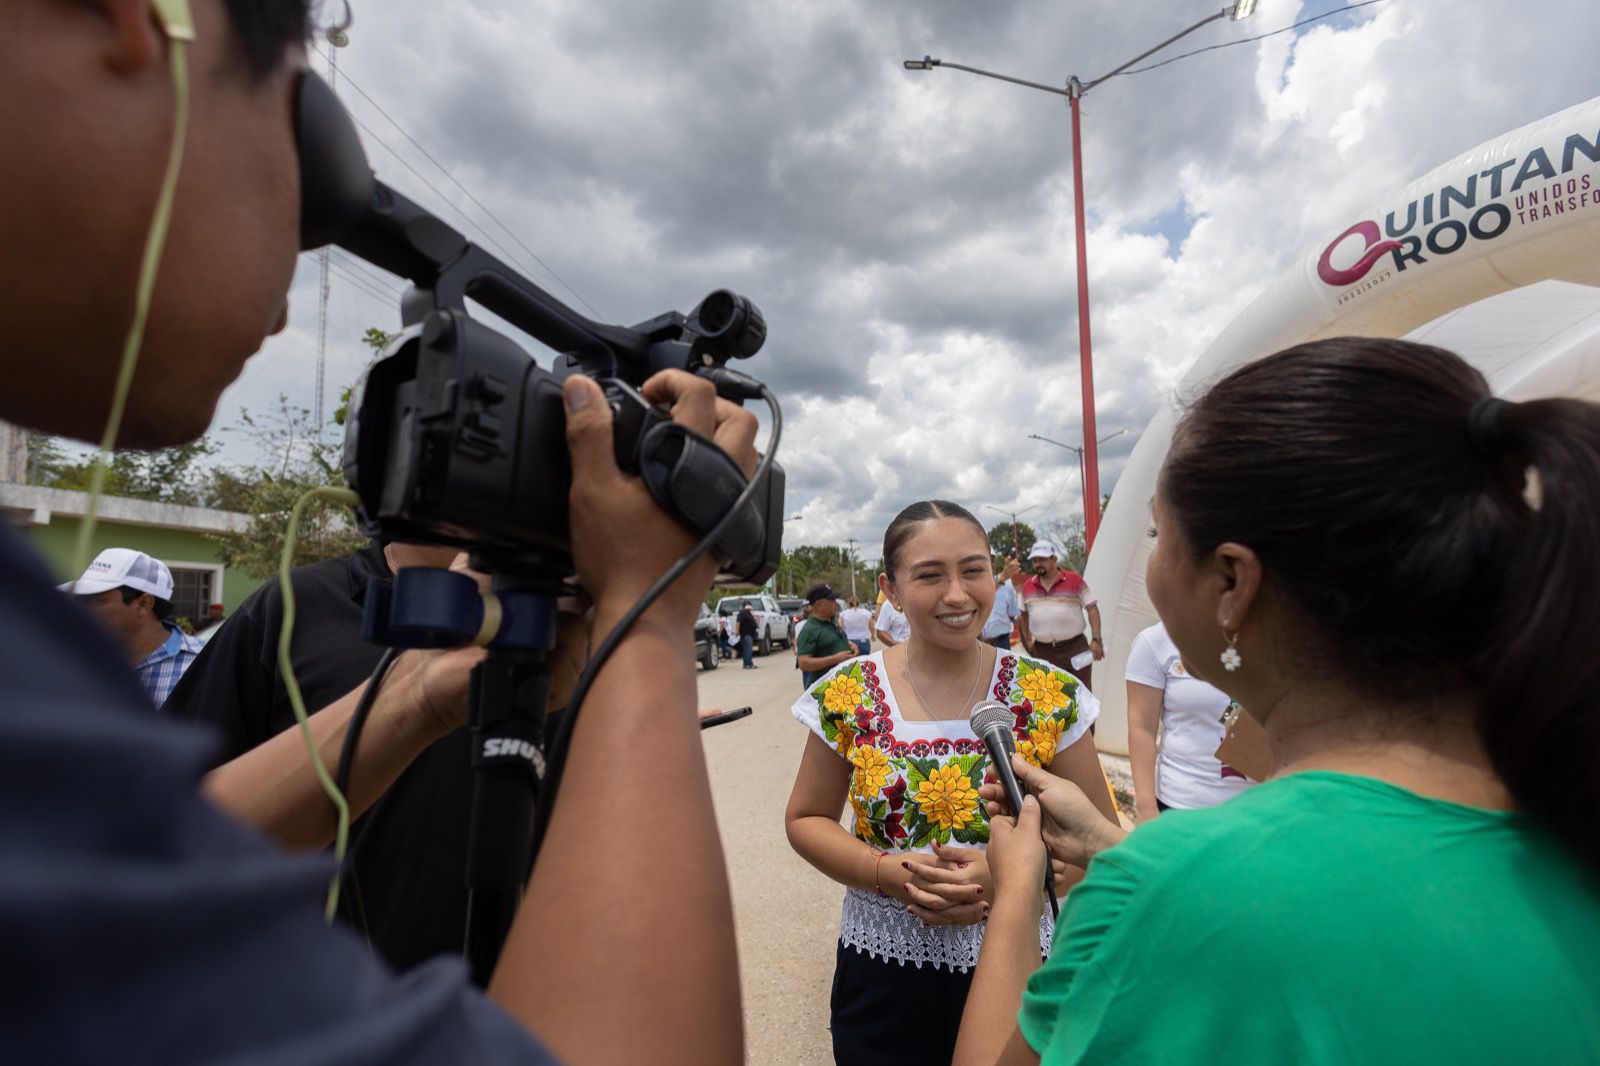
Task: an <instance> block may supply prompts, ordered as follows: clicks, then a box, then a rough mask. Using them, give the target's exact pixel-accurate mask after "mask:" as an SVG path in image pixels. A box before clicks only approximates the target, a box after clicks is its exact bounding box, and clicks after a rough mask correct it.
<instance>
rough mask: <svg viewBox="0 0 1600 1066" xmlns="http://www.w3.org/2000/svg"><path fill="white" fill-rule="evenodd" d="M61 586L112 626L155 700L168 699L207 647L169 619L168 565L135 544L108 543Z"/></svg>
mask: <svg viewBox="0 0 1600 1066" xmlns="http://www.w3.org/2000/svg"><path fill="white" fill-rule="evenodd" d="M61 590H62V591H63V592H70V593H72V594H73V595H75V596H77V597H78V600H79V602H80V603H82V604H83V605H84V606H85V607H87V608H89V611H90V613H92V614H93V615H94V616H95V617H96V618H98V619H99V620H100V623H101V624H102V625H104V626H105V627H106V628H107V629H109V630H110V631H111V633H112V635H113V636H115V637H116V638H117V641H118V642H119V643H120V644H121V645H122V646H123V648H124V649H125V650H126V651H127V653H128V661H129V662H130V663H132V664H133V669H134V672H135V673H136V674H138V676H139V683H140V684H142V685H143V686H144V690H145V691H146V692H148V693H149V694H150V698H151V699H152V700H153V701H155V705H156V706H157V707H159V706H161V705H162V704H163V703H165V702H166V701H167V696H168V695H169V694H170V693H171V692H172V689H173V687H174V686H176V685H177V683H178V679H179V678H180V677H182V676H183V672H184V671H185V670H187V669H188V668H189V664H190V663H192V662H194V657H195V656H196V655H198V654H200V649H201V647H202V646H203V645H202V644H201V642H200V641H198V640H196V639H195V638H194V637H191V636H189V635H188V634H187V633H185V632H184V631H183V630H181V629H179V628H178V627H177V626H176V625H174V624H173V623H171V622H169V621H167V616H168V615H169V614H171V613H172V571H171V570H168V569H167V564H165V563H163V562H161V560H159V559H152V558H150V556H148V555H146V554H145V553H144V552H141V551H134V550H133V549H132V548H107V549H106V550H105V551H103V552H101V553H100V554H99V555H97V556H95V558H94V562H92V563H90V564H89V568H88V569H87V570H85V571H84V572H83V576H82V577H80V578H78V580H76V581H68V582H67V583H66V584H65V585H62V586H61Z"/></svg>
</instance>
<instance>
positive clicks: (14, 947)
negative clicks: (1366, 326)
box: [0, 530, 551, 1066]
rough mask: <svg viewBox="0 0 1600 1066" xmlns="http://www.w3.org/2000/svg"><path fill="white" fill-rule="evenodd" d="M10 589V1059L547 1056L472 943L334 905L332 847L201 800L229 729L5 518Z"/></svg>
mask: <svg viewBox="0 0 1600 1066" xmlns="http://www.w3.org/2000/svg"><path fill="white" fill-rule="evenodd" d="M0 588H3V589H4V590H5V593H4V598H3V599H0V1013H3V1016H4V1019H5V1020H4V1023H3V1024H0V1061H5V1062H17V1063H24V1062H50V1063H79V1062H83V1063H105V1062H118V1063H164V1064H165V1063H186V1062H213V1063H215V1062H230V1061H244V1060H249V1061H250V1062H252V1063H262V1064H279V1063H281V1064H283V1066H319V1064H323V1063H327V1064H330V1066H332V1064H335V1063H337V1064H361V1063H380V1062H381V1063H452V1064H453V1063H461V1062H515V1063H547V1062H550V1061H551V1059H550V1058H549V1056H548V1054H546V1053H545V1052H544V1051H543V1050H542V1049H541V1048H540V1047H539V1046H538V1044H537V1043H536V1042H535V1041H534V1040H533V1039H532V1038H531V1037H529V1036H528V1034H527V1033H526V1032H525V1031H524V1030H523V1029H522V1028H521V1027H520V1026H519V1025H517V1024H516V1023H515V1022H513V1021H512V1020H511V1019H510V1018H509V1017H508V1016H506V1015H505V1014H503V1013H501V1012H500V1010H499V1009H498V1008H496V1007H495V1006H493V1005H492V1004H490V1003H489V1002H488V1001H487V1000H485V999H484V998H483V997H482V996H481V995H480V994H479V993H478V992H476V991H475V990H474V989H472V988H471V987H469V985H468V983H467V980H466V973H465V970H464V968H463V966H462V965H461V963H460V962H458V961H456V960H453V959H440V960H437V961H434V962H430V963H427V964H426V965H423V966H421V967H419V968H418V969H416V970H413V971H411V972H410V973H408V974H406V975H405V976H404V977H395V976H394V975H392V974H391V973H390V972H389V971H388V970H387V969H385V968H384V967H383V965H382V964H381V963H379V962H377V961H376V960H375V959H374V958H373V957H372V955H371V954H370V953H369V952H368V951H367V950H366V949H365V948H363V947H362V946H361V945H360V943H359V942H358V941H357V940H356V939H355V938H354V937H352V936H351V935H350V934H348V933H347V932H345V931H343V930H342V929H335V928H329V927H328V926H327V925H326V924H324V922H323V920H322V899H323V895H324V893H325V891H326V889H327V885H328V877H329V875H330V874H331V872H332V866H331V864H330V862H329V861H328V860H327V859H326V858H323V857H320V856H313V857H304V858H294V857H287V856H285V855H283V854H282V853H280V852H278V851H277V850H276V849H275V848H273V847H272V846H271V845H270V844H269V843H268V842H267V841H266V840H264V839H262V838H261V837H260V836H258V835H257V834H255V833H253V832H251V831H249V830H247V829H245V828H243V827H241V826H239V825H238V824H236V823H234V822H233V821H231V820H230V819H228V818H227V817H225V816H224V815H222V814H221V813H220V812H218V811H217V810H216V809H215V808H213V807H212V806H210V805H209V804H207V803H206V802H204V801H203V800H201V798H200V795H199V791H198V788H199V781H200V776H201V774H202V773H203V772H204V770H205V768H206V767H207V766H208V764H209V762H210V759H211V752H212V750H213V748H214V745H215V740H214V738H213V736H212V735H211V734H210V733H209V732H208V731H206V730H204V729H200V728H195V727H187V726H184V725H182V724H180V723H174V722H170V721H167V720H164V719H163V718H161V717H160V716H159V715H158V714H157V712H156V711H155V709H154V708H153V707H152V706H151V705H150V701H149V700H148V698H147V697H146V696H145V694H144V692H143V690H142V689H141V688H140V687H139V684H138V682H137V681H136V680H135V679H134V676H133V672H132V671H131V670H129V669H128V667H127V665H126V661H125V659H124V657H123V656H122V654H121V653H120V651H119V650H118V649H117V648H116V647H115V646H114V645H113V644H112V643H111V640H110V638H109V637H108V636H107V635H105V634H103V633H101V632H100V630H99V627H97V626H96V625H95V624H94V623H93V620H92V619H91V618H90V617H89V616H88V615H87V614H86V613H84V612H83V611H82V609H81V608H80V607H78V605H77V604H75V603H73V602H72V601H71V599H70V598H69V597H67V596H63V595H62V594H61V593H59V592H57V591H56V590H55V589H54V588H53V587H52V585H51V582H50V580H49V578H48V577H47V575H46V574H45V572H44V570H43V568H42V567H41V566H40V564H39V563H38V561H37V560H36V559H35V558H34V557H33V555H32V553H31V552H29V551H28V550H27V549H26V548H24V547H23V546H22V545H20V544H19V543H18V541H17V540H16V538H15V536H14V535H13V534H11V533H10V532H9V531H3V530H0Z"/></svg>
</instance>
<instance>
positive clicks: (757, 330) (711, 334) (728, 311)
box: [695, 289, 767, 359]
mask: <svg viewBox="0 0 1600 1066" xmlns="http://www.w3.org/2000/svg"><path fill="white" fill-rule="evenodd" d="M695 317H696V318H697V320H698V322H699V326H700V330H701V332H702V333H703V334H704V335H705V338H706V339H707V340H709V341H711V342H713V343H714V344H715V345H716V346H717V347H718V348H720V349H721V350H722V351H723V353H724V354H725V355H726V356H727V357H729V358H732V359H748V358H749V357H750V356H752V355H754V354H756V353H757V352H759V351H760V350H761V346H762V345H763V344H765V343H766V341H767V320H766V319H764V318H762V317H761V311H760V309H759V308H757V307H756V305H755V304H753V303H751V302H750V301H749V300H748V299H746V298H745V297H743V296H740V295H739V294H738V293H735V292H730V291H728V290H727V289H718V290H717V291H716V292H714V293H712V294H711V295H710V296H707V297H706V298H705V299H704V300H702V301H700V309H699V311H698V313H697V314H696V316H695Z"/></svg>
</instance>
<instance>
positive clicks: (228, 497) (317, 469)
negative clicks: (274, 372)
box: [209, 395, 367, 578]
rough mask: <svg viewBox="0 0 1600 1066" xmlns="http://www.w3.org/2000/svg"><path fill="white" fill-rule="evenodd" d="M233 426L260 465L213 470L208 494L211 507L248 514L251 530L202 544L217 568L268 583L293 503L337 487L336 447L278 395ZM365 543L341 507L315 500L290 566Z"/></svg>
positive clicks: (221, 535) (339, 482)
mask: <svg viewBox="0 0 1600 1066" xmlns="http://www.w3.org/2000/svg"><path fill="white" fill-rule="evenodd" d="M239 423H240V424H239V425H238V426H236V427H230V431H231V432H238V433H241V434H243V435H244V436H246V437H247V438H249V440H250V441H251V443H252V444H253V446H254V451H255V453H256V454H257V455H260V456H263V457H264V461H262V462H259V463H257V464H255V465H250V466H243V467H236V468H232V469H217V470H215V471H213V473H212V476H211V482H210V485H209V490H210V492H209V495H210V499H211V501H212V504H213V506H217V507H221V508H223V509H225V510H229V511H238V512H240V513H242V514H246V515H249V516H250V523H249V525H248V526H247V527H246V528H245V529H244V530H242V531H241V532H238V533H217V534H210V535H209V537H210V539H211V540H212V541H213V542H214V543H215V544H216V545H217V554H218V555H220V556H221V557H222V560H223V562H224V563H226V564H227V565H229V566H236V567H239V568H240V569H242V570H244V571H245V572H246V573H247V574H249V575H251V576H252V577H256V578H268V577H271V576H273V575H274V574H276V573H277V572H278V561H279V558H280V556H281V555H282V553H283V541H284V536H285V534H286V533H287V531H288V525H289V513H290V511H291V510H293V508H294V505H295V502H296V501H297V500H299V499H300V497H301V496H302V495H304V494H305V492H306V491H307V490H309V489H312V488H318V487H321V486H326V485H335V486H343V485H344V476H343V472H342V471H341V469H340V467H339V463H338V460H339V453H340V446H339V445H337V444H333V443H329V442H328V441H327V440H325V439H324V438H323V435H322V434H321V433H320V432H318V430H319V429H320V427H318V426H317V425H316V424H315V422H314V420H313V419H312V417H311V411H310V410H309V409H308V408H304V407H295V406H293V405H291V404H290V403H289V400H288V397H285V396H281V395H280V396H279V397H278V403H277V406H276V407H275V408H274V409H272V410H270V411H268V412H266V413H265V414H261V415H257V414H254V413H252V412H251V411H248V410H245V411H242V412H241V413H240V415H239ZM366 543H367V538H366V537H365V536H364V535H363V534H362V533H361V532H360V530H358V529H357V528H356V526H355V522H354V520H353V519H352V517H351V514H350V509H349V508H348V507H345V506H344V505H343V504H338V503H333V502H331V501H327V500H317V501H315V502H313V503H312V504H310V505H309V506H308V507H307V508H306V510H305V513H304V515H303V516H302V518H301V522H300V529H299V532H298V535H297V537H296V539H295V549H294V557H293V565H295V566H304V565H306V564H307V563H314V562H318V561H319V560H322V559H331V558H333V557H335V556H338V555H344V554H347V553H348V552H352V551H355V550H356V549H358V548H360V547H361V546H362V545H364V544H366Z"/></svg>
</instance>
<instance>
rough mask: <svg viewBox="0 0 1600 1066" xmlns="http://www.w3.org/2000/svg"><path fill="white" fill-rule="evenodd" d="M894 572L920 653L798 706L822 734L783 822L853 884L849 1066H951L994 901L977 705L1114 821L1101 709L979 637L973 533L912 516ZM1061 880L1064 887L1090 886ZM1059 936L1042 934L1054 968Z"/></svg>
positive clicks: (837, 670) (891, 538)
mask: <svg viewBox="0 0 1600 1066" xmlns="http://www.w3.org/2000/svg"><path fill="white" fill-rule="evenodd" d="M883 567H884V573H883V574H882V575H881V576H880V577H879V585H880V587H881V588H882V590H883V592H884V595H885V596H886V597H887V599H888V601H889V602H890V603H892V604H893V605H894V606H895V608H896V609H897V610H899V611H901V612H902V613H903V614H904V615H905V617H906V619H907V621H908V622H909V623H910V626H911V637H910V639H909V640H908V641H906V642H905V643H903V644H896V645H894V646H893V647H890V648H888V649H886V650H885V651H882V652H879V653H878V654H876V655H867V656H861V657H858V658H854V659H850V660H848V661H846V662H844V663H841V664H839V665H838V666H836V667H834V668H833V669H832V670H830V671H829V672H828V673H827V674H825V675H823V676H822V677H821V678H820V679H818V680H817V682H816V683H815V684H813V685H811V686H810V688H809V689H808V690H807V691H806V693H805V695H804V696H802V697H801V699H800V700H799V702H797V703H796V704H795V706H794V715H795V717H796V718H798V719H799V720H800V721H801V722H802V723H803V724H805V725H806V727H807V728H808V729H810V730H811V735H810V736H808V737H807V738H806V748H805V753H804V755H803V756H802V759H801V763H800V770H799V774H798V775H797V777H796V779H795V784H794V792H793V794H792V795H791V796H790V799H789V809H788V812H787V814H786V816H785V823H786V829H787V831H788V835H789V840H790V843H791V844H792V845H793V846H794V849H795V851H797V852H798V853H799V854H800V855H801V856H802V857H803V858H805V859H806V861H808V862H810V863H811V864H812V865H813V866H815V867H816V868H817V869H819V870H821V871H822V872H823V873H825V874H827V875H828V876H829V877H831V878H833V879H834V880H835V881H839V882H841V883H843V884H844V885H845V886H846V892H845V900H844V909H843V913H842V915H841V918H840V929H839V949H838V959H837V965H836V968H835V971H834V984H833V996H832V1009H831V1018H832V1024H831V1029H832V1032H833V1046H834V1057H835V1059H836V1061H838V1062H840V1063H856V1062H885V1061H905V1062H912V1061H929V1062H948V1061H949V1060H950V1056H951V1054H952V1053H953V1051H954V1048H955V1038H956V1031H957V1028H958V1025H959V1022H960V1018H961V1010H962V1007H963V1005H964V1004H965V1002H966V996H967V989H968V986H969V985H970V983H971V980H972V976H971V971H972V968H973V966H974V965H976V963H977V958H978V949H979V947H980V946H981V945H982V943H983V929H984V921H985V919H986V918H987V916H988V911H989V902H988V901H989V898H990V897H991V896H992V884H991V882H990V879H989V868H988V863H987V860H986V858H985V854H984V849H985V847H986V846H987V842H988V839H989V822H988V815H987V813H986V812H985V810H984V807H983V803H982V800H981V799H980V798H979V796H978V789H979V787H980V786H981V785H982V783H983V777H984V772H985V770H986V769H987V768H988V765H989V759H988V755H987V754H986V753H985V751H984V748H983V744H982V742H981V741H979V740H978V739H977V737H976V736H975V735H974V734H973V732H972V729H971V727H970V726H969V725H968V715H969V714H970V713H971V711H972V707H973V705H974V704H975V703H978V702H980V701H982V700H988V699H994V700H1000V701H1001V702H1003V703H1005V704H1007V705H1008V706H1009V707H1011V709H1012V712H1013V714H1014V716H1015V725H1014V726H1013V734H1014V736H1015V739H1016V745H1017V750H1018V751H1019V752H1021V753H1022V755H1023V757H1024V758H1026V759H1028V761H1029V762H1031V763H1033V764H1034V765H1036V766H1042V767H1044V768H1046V769H1048V770H1049V771H1051V772H1052V773H1055V774H1058V775H1060V776H1062V777H1065V778H1067V779H1068V780H1071V781H1073V782H1075V783H1076V784H1078V785H1079V787H1081V788H1082V789H1083V790H1084V792H1085V793H1087V794H1088V795H1090V796H1094V797H1096V799H1097V802H1098V804H1099V805H1100V806H1101V807H1102V808H1103V813H1104V815H1105V816H1106V817H1107V818H1115V814H1114V812H1113V809H1112V807H1111V799H1110V795H1109V794H1108V793H1107V791H1106V788H1105V783H1104V778H1103V777H1102V775H1101V771H1100V764H1099V760H1098V758H1097V757H1096V755H1095V751H1094V745H1093V740H1092V739H1091V738H1090V737H1089V736H1088V731H1089V726H1090V725H1091V724H1092V723H1093V722H1094V720H1095V717H1096V716H1097V715H1098V713H1099V704H1098V702H1097V701H1096V700H1095V698H1094V697H1093V696H1092V695H1091V694H1090V693H1089V691H1088V690H1087V689H1085V688H1083V687H1081V686H1080V685H1079V684H1078V682H1077V680H1076V679H1075V678H1073V677H1072V676H1070V675H1069V674H1067V673H1065V672H1063V671H1061V670H1059V669H1058V668H1056V667H1054V666H1052V665H1051V664H1049V663H1046V662H1042V661H1039V660H1035V659H1030V658H1027V657H1024V656H1018V655H1013V654H1011V653H1009V652H1003V651H999V650H997V649H996V648H995V647H993V646H992V645H989V644H986V643H984V642H983V641H982V640H981V639H980V634H981V632H982V630H983V625H984V622H985V621H986V620H987V619H988V617H989V611H990V607H991V606H992V604H993V601H994V595H995V585H994V572H993V569H992V568H991V566H990V561H989V544H988V540H987V537H986V536H985V533H984V530H983V527H982V526H981V525H980V524H979V523H978V521H977V519H975V518H974V517H973V516H972V515H971V514H970V513H969V512H968V511H966V510H965V509H964V508H962V507H960V506H958V505H956V504H953V503H949V502H946V501H943V500H928V501H923V502H921V503H915V504H912V505H911V506H910V507H907V508H906V509H905V510H904V511H902V512H900V514H899V515H898V516H897V517H896V518H895V520H894V521H893V522H891V523H890V524H889V528H888V530H887V531H886V532H885V534H884V544H883ZM847 800H848V802H849V804H850V808H851V812H852V826H851V829H850V830H849V831H846V830H845V829H844V828H842V827H841V826H840V824H839V816H840V814H841V813H842V811H843V808H844V805H845V802H846V801H847ZM1056 875H1057V885H1058V888H1065V887H1067V886H1068V885H1070V884H1072V883H1074V882H1076V880H1077V879H1078V877H1079V876H1081V871H1078V870H1077V869H1076V868H1068V867H1065V866H1062V867H1060V868H1059V869H1058V870H1057V871H1056ZM1040 894H1041V895H1042V891H1041V892H1040ZM1050 936H1051V925H1050V922H1049V920H1048V919H1045V920H1043V921H1041V922H1040V929H1039V947H1040V951H1041V953H1042V952H1044V951H1047V950H1048V948H1049V943H1050ZM907 963H911V964H912V965H909V966H908V965H906V964H907Z"/></svg>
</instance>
